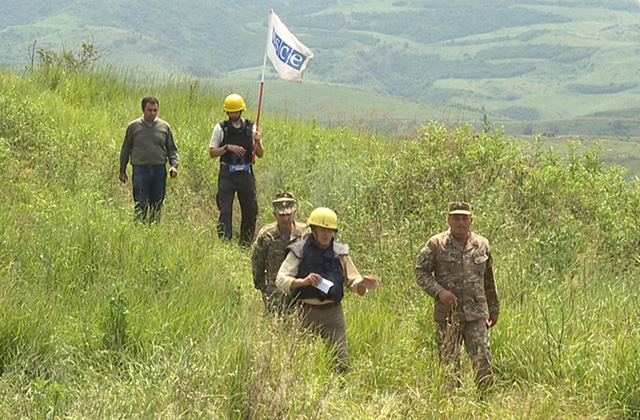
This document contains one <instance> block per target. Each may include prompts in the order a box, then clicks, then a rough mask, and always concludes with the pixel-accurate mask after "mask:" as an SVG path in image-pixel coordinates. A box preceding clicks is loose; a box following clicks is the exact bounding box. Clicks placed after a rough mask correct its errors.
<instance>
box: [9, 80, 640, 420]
mask: <svg viewBox="0 0 640 420" xmlns="http://www.w3.org/2000/svg"><path fill="white" fill-rule="evenodd" d="M224 93H226V92H224ZM241 93H244V92H241ZM147 94H153V95H156V96H158V97H159V99H160V116H161V117H162V118H164V119H166V120H167V121H168V122H169V123H170V124H171V125H172V127H173V130H174V132H175V136H176V139H177V142H178V147H179V149H180V157H181V166H180V174H179V176H178V178H177V179H175V180H170V181H169V182H168V191H167V200H166V205H165V211H164V214H163V220H162V222H161V223H160V224H158V225H155V226H150V227H149V226H141V225H136V224H134V223H133V221H132V219H133V210H132V203H131V192H130V185H128V186H126V187H125V186H122V185H121V184H120V183H119V182H118V180H117V173H118V163H117V162H118V153H119V148H120V144H121V141H122V138H123V135H124V130H125V127H126V124H127V122H128V121H130V120H131V119H133V118H135V117H137V116H138V115H139V113H140V108H139V107H140V105H139V102H140V99H141V98H142V97H143V96H145V95H147ZM221 103H222V95H221V94H219V93H218V92H216V91H215V90H214V89H212V88H205V87H203V86H202V85H201V84H200V83H199V82H198V81H197V80H190V79H184V80H169V81H162V82H156V81H153V79H152V78H144V77H136V76H133V75H132V74H131V73H130V72H129V71H126V70H114V69H111V70H109V69H103V70H100V71H90V72H51V71H45V70H44V69H42V70H37V71H34V72H32V73H31V74H29V75H27V76H18V75H15V74H12V73H8V72H2V73H0V109H2V113H0V157H1V158H2V162H3V165H2V166H1V167H0V171H1V172H0V175H1V176H0V188H2V191H3V196H4V197H3V200H1V201H0V243H1V244H2V252H1V253H0V282H1V284H2V287H1V288H0V373H1V375H0V417H2V418H249V419H265V418H273V419H281V418H295V419H305V418H307V419H311V418H344V419H352V418H359V419H369V418H370V419H374V418H375V419H383V418H384V419H408V418H413V419H423V418H451V419H453V418H477V417H487V418H548V419H552V418H553V419H555V418H576V419H578V418H590V419H591V418H617V417H628V418H637V417H638V416H640V380H639V377H640V373H639V372H640V346H639V345H638V344H639V340H640V321H639V320H640V296H639V293H638V288H637V276H638V274H639V271H640V270H639V269H638V261H640V256H639V253H638V248H639V239H638V238H640V220H639V219H640V189H639V187H640V186H639V185H638V184H637V182H629V181H626V180H625V178H624V175H625V173H624V171H623V170H622V169H620V168H619V167H606V166H605V165H604V164H603V162H602V160H601V155H600V153H601V151H600V149H598V148H591V149H586V150H583V149H581V148H579V147H578V145H577V144H574V143H571V144H569V150H568V153H567V154H566V155H560V154H557V153H556V152H553V151H551V150H547V149H546V148H544V147H543V146H542V145H541V144H537V145H535V144H534V145H533V146H528V145H527V146H522V145H521V144H526V143H521V142H517V141H516V140H514V139H511V138H509V137H507V136H505V135H504V133H503V132H502V131H501V130H499V129H497V128H496V127H495V126H494V125H492V124H491V123H490V122H489V121H486V120H485V125H484V129H483V130H481V131H474V130H473V129H472V128H471V127H470V126H464V125H463V126H448V125H444V124H441V123H437V122H425V124H424V125H423V126H422V127H421V128H420V129H419V130H418V131H416V132H415V133H414V134H413V135H411V136H408V137H403V138H398V137H393V136H388V137H380V136H374V135H372V134H370V133H367V132H358V131H355V130H353V129H351V128H349V127H347V126H345V127H338V128H327V127H324V126H321V125H318V124H316V123H315V122H314V121H311V122H302V121H294V120H285V119H283V118H281V117H279V116H277V115H263V116H262V117H261V131H262V132H263V138H264V142H265V147H266V149H267V152H266V154H265V157H264V158H263V159H261V160H259V161H258V163H257V165H256V173H257V178H258V192H259V201H260V215H259V224H260V225H262V224H264V223H267V222H268V221H270V219H271V216H270V209H269V202H270V198H271V197H272V195H273V194H274V193H276V192H278V191H280V190H281V189H285V188H286V189H289V190H292V191H293V192H294V193H296V195H297V196H298V197H299V199H300V203H299V218H300V219H301V220H304V219H305V217H306V216H307V215H308V214H309V212H310V210H311V209H312V208H314V207H316V206H328V207H332V208H334V209H335V210H336V212H337V213H338V215H339V217H340V230H339V235H338V236H339V239H340V240H341V241H344V242H347V243H349V244H350V245H351V247H352V254H353V258H354V260H355V262H356V264H357V265H358V266H359V267H360V270H361V271H362V272H363V273H375V274H377V275H379V276H380V277H381V279H382V286H381V288H380V289H379V290H378V291H376V292H374V293H371V294H369V295H367V296H366V297H364V298H359V297H357V296H355V295H348V296H347V297H346V298H345V303H344V305H345V311H346V316H347V323H348V325H347V328H348V335H349V340H350V342H349V343H350V356H351V368H350V370H349V372H348V373H346V374H344V375H341V376H339V375H336V374H335V373H334V372H333V369H332V367H331V360H330V355H329V353H328V352H327V351H326V349H325V348H324V346H322V345H321V343H320V342H319V341H318V340H317V339H314V338H312V337H309V336H306V335H303V334H300V333H298V332H297V329H296V328H295V327H296V326H295V322H294V321H293V320H280V321H278V320H272V319H270V318H268V317H264V316H263V314H262V304H261V301H260V298H259V295H258V293H257V292H256V291H255V290H254V289H253V288H252V280H251V269H250V260H249V253H248V250H246V249H244V248H241V247H238V246H236V245H235V244H234V243H231V244H229V243H223V242H220V241H219V240H218V239H217V236H216V233H215V219H216V216H217V211H216V210H215V205H214V199H213V196H214V193H215V189H216V186H215V184H216V179H217V178H216V177H217V165H216V162H215V161H213V160H211V159H210V158H209V157H208V153H207V147H208V142H209V137H210V133H211V129H212V127H213V125H214V124H215V123H216V122H217V121H219V120H221V119H222V118H223V113H222V109H221ZM254 113H255V110H254V109H252V110H250V111H249V112H248V113H247V116H248V117H250V118H254V117H255V114H254ZM454 199H464V200H468V201H470V202H472V203H473V204H474V205H475V208H476V219H475V224H474V228H475V230H476V231H477V232H479V233H481V234H483V235H484V236H487V237H488V238H489V239H490V241H491V243H492V245H493V253H494V258H495V270H496V278H497V283H498V287H499V291H500V292H501V298H502V307H503V312H502V314H501V316H500V319H499V322H498V325H497V326H496V327H495V328H493V329H492V331H491V335H492V348H493V353H494V359H495V365H496V369H497V372H498V378H497V379H498V380H497V383H496V384H495V386H494V387H493V388H492V389H491V390H490V391H489V392H488V393H487V394H486V395H484V398H481V396H480V395H478V394H477V392H476V390H475V387H474V385H473V379H472V377H471V375H470V374H467V376H465V377H464V382H463V385H462V386H461V388H459V389H457V390H455V391H445V387H444V383H445V381H444V380H443V378H442V376H441V374H440V371H439V367H438V363H437V350H436V348H435V343H434V340H433V327H432V324H431V306H432V300H431V298H430V297H428V296H427V295H426V294H425V293H423V292H422V291H421V290H419V288H418V286H417V285H416V284H415V281H414V276H413V266H414V264H415V260H416V257H417V255H418V252H419V250H420V248H421V247H422V245H423V244H424V242H425V241H426V240H427V238H428V236H430V235H431V234H434V233H437V232H439V231H441V230H444V229H445V227H446V225H445V208H446V205H447V202H448V201H450V200H454ZM236 226H237V223H236ZM463 364H464V365H465V366H464V367H465V368H466V370H465V372H467V373H469V370H470V363H469V360H468V358H466V357H465V358H463Z"/></svg>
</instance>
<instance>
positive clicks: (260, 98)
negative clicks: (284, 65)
mask: <svg viewBox="0 0 640 420" xmlns="http://www.w3.org/2000/svg"><path fill="white" fill-rule="evenodd" d="M266 67H267V53H266V52H265V53H264V61H263V62H262V79H260V95H259V96H258V115H256V130H257V129H258V127H259V126H260V109H261V108H262V90H263V89H264V72H265V68H266Z"/></svg>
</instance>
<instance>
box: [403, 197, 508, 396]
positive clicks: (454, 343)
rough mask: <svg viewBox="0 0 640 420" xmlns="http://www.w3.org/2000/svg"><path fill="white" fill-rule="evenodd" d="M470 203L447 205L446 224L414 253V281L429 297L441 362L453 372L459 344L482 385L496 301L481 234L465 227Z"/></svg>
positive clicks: (488, 362) (486, 376)
mask: <svg viewBox="0 0 640 420" xmlns="http://www.w3.org/2000/svg"><path fill="white" fill-rule="evenodd" d="M472 221H473V217H472V215H471V206H470V205H469V204H468V203H464V202H455V203H451V204H450V205H449V214H448V217H447V223H448V224H449V227H450V229H449V230H447V231H445V232H442V233H439V234H437V235H435V236H433V237H431V238H430V239H429V241H428V242H427V243H426V245H425V246H424V248H423V249H422V251H421V253H420V257H419V258H418V264H417V265H416V268H415V272H416V281H417V282H418V284H419V285H420V287H422V289H424V291H426V292H427V293H428V294H429V295H431V296H432V297H433V298H434V299H435V306H434V310H433V318H434V320H435V324H436V332H437V334H436V336H437V340H438V345H439V350H440V360H441V362H442V363H443V365H444V366H445V367H446V368H448V369H451V370H453V371H454V372H456V373H457V370H458V368H459V360H460V359H459V356H460V347H461V345H462V341H463V340H464V343H465V347H466V349H467V352H468V353H469V357H470V358H471V361H472V362H473V366H474V368H475V379H476V383H477V384H478V385H479V386H480V387H483V386H485V385H487V384H488V383H489V382H490V380H491V378H492V377H493V369H492V362H491V353H490V351H489V333H488V328H489V327H492V326H494V325H495V324H496V322H497V321H498V313H499V312H500V303H499V300H498V293H497V291H496V285H495V281H494V278H493V268H492V258H491V251H490V249H489V242H488V241H487V239H486V238H483V237H482V236H480V235H476V234H475V233H472V232H471V231H470V227H471V223H472Z"/></svg>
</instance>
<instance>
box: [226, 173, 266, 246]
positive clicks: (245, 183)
mask: <svg viewBox="0 0 640 420" xmlns="http://www.w3.org/2000/svg"><path fill="white" fill-rule="evenodd" d="M236 193H238V201H239V202H240V211H241V212H242V222H241V223H240V243H242V244H246V245H250V244H251V242H252V241H253V234H254V233H255V230H256V218H257V217H258V199H257V197H256V179H255V177H254V176H253V172H247V171H239V172H229V169H228V168H227V166H226V165H220V172H219V174H218V193H217V194H216V203H217V204H218V210H220V216H219V217H218V236H219V237H220V238H225V239H231V233H232V227H231V217H232V215H233V214H232V213H233V197H234V196H235V194H236Z"/></svg>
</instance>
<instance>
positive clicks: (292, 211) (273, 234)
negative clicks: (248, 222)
mask: <svg viewBox="0 0 640 420" xmlns="http://www.w3.org/2000/svg"><path fill="white" fill-rule="evenodd" d="M272 204H273V217H275V219H276V221H275V222H273V223H271V224H269V225H266V226H264V227H263V228H262V229H261V230H260V232H258V236H257V237H256V240H255V241H254V243H253V248H252V251H251V264H252V266H253V282H254V285H255V288H256V289H258V290H260V291H261V292H262V301H263V302H264V305H265V309H266V310H268V311H270V312H277V313H281V312H282V310H283V309H285V308H286V307H287V306H288V304H289V297H288V296H287V295H286V294H285V293H283V292H281V291H279V290H278V288H277V287H276V275H277V274H278V269H279V268H280V264H282V261H284V256H285V250H286V249H287V246H289V245H290V244H292V243H293V242H295V241H297V240H298V239H300V238H302V236H303V234H304V232H305V230H306V226H305V225H304V224H303V223H298V222H296V221H295V215H296V200H295V197H294V196H293V194H291V193H288V192H284V193H280V194H277V195H276V197H275V198H274V200H273V201H272Z"/></svg>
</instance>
